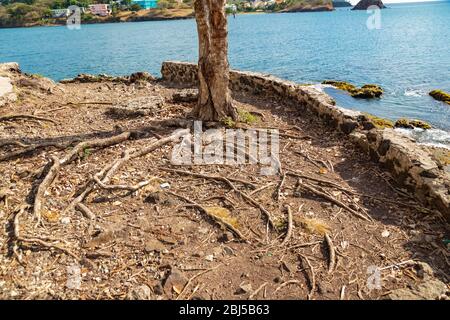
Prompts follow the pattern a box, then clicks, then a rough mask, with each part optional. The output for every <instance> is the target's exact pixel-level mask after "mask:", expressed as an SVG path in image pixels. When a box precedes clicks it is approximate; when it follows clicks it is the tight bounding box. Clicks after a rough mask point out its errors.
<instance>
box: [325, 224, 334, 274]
mask: <svg viewBox="0 0 450 320" xmlns="http://www.w3.org/2000/svg"><path fill="white" fill-rule="evenodd" d="M325 241H326V243H327V245H328V252H329V254H330V261H329V263H328V273H333V271H334V268H335V267H336V249H335V248H334V245H333V241H332V240H331V237H330V236H329V235H328V233H326V234H325Z"/></svg>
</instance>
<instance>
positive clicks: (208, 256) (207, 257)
mask: <svg viewBox="0 0 450 320" xmlns="http://www.w3.org/2000/svg"><path fill="white" fill-rule="evenodd" d="M205 260H206V261H209V262H213V261H214V255H212V254H209V255H207V256H206V257H205Z"/></svg>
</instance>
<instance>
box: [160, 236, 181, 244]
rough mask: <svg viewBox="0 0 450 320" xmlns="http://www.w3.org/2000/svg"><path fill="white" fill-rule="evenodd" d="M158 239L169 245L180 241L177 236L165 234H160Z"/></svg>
mask: <svg viewBox="0 0 450 320" xmlns="http://www.w3.org/2000/svg"><path fill="white" fill-rule="evenodd" d="M158 240H159V241H161V242H163V243H166V244H169V245H174V244H177V243H178V240H177V239H176V238H174V237H170V236H165V235H161V236H158Z"/></svg>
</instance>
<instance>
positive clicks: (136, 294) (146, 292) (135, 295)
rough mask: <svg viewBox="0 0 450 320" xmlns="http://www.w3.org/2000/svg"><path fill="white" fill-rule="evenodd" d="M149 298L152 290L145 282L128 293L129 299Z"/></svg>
mask: <svg viewBox="0 0 450 320" xmlns="http://www.w3.org/2000/svg"><path fill="white" fill-rule="evenodd" d="M151 298H152V290H151V289H150V288H149V286H147V285H145V284H143V285H140V286H136V287H134V288H133V289H131V291H130V293H129V294H128V299H129V300H151Z"/></svg>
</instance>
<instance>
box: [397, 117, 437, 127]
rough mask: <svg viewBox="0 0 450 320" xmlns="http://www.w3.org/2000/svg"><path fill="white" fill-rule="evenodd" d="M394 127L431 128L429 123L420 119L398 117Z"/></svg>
mask: <svg viewBox="0 0 450 320" xmlns="http://www.w3.org/2000/svg"><path fill="white" fill-rule="evenodd" d="M394 126H395V127H396V128H406V129H414V128H420V129H425V130H427V129H431V128H432V127H431V125H430V124H429V123H427V122H425V121H422V120H409V119H398V120H397V121H396V122H395V125H394Z"/></svg>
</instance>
